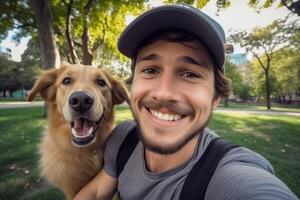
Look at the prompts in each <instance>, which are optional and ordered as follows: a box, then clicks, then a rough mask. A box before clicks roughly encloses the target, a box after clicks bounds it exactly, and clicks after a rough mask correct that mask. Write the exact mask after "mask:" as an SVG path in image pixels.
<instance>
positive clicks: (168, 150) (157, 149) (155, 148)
mask: <svg viewBox="0 0 300 200" xmlns="http://www.w3.org/2000/svg"><path fill="white" fill-rule="evenodd" d="M142 104H146V103H143V102H142ZM150 104H151V103H150ZM150 104H149V103H148V102H147V106H149V105H150ZM157 107H158V106H157ZM131 110H132V111H133V109H131ZM172 110H173V111H174V110H176V106H175V107H174V108H173V109H172ZM187 113H188V112H187ZM132 114H133V117H134V119H135V121H136V122H137V126H138V136H139V138H140V140H141V142H142V143H143V145H144V146H145V148H146V149H148V150H150V151H152V152H154V153H158V154H161V155H170V154H174V153H176V152H178V151H179V150H180V149H182V148H183V147H184V146H185V145H186V144H187V143H189V142H190V141H191V140H193V139H194V138H195V137H199V136H200V135H201V134H202V132H203V130H204V128H205V127H206V126H207V124H208V123H209V121H210V118H211V116H212V109H211V110H210V115H209V117H208V118H207V120H206V121H205V123H203V125H202V126H201V127H199V128H198V129H196V130H195V131H193V132H191V133H187V134H186V135H185V136H184V137H183V138H182V139H181V140H179V141H178V142H176V143H175V144H172V145H169V146H165V147H161V146H159V145H156V144H154V143H152V142H151V141H150V140H149V139H148V138H146V137H145V135H146V134H145V133H144V131H145V130H143V128H142V127H141V125H140V121H139V120H138V118H137V117H136V115H135V113H134V112H132ZM174 134H176V133H174Z"/></svg>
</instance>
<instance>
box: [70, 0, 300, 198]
mask: <svg viewBox="0 0 300 200" xmlns="http://www.w3.org/2000/svg"><path fill="white" fill-rule="evenodd" d="M224 40H225V36H224V31H223V29H222V28H221V26H220V25H219V24H218V23H217V22H215V21H214V20H213V19H211V18H210V17H208V16H207V15H205V14H204V13H202V12H201V11H199V10H197V9H195V8H193V7H190V6H187V5H168V6H161V7H157V8H154V9H152V10H150V11H147V12H146V13H144V14H143V15H141V16H139V17H138V18H137V19H135V20H134V21H133V22H132V23H131V24H130V25H129V26H128V27H127V28H126V29H125V31H124V32H123V33H122V35H121V37H120V39H119V43H118V48H119V50H120V52H121V53H123V54H124V55H126V56H128V57H129V58H131V59H132V62H133V63H132V79H131V81H132V90H131V109H132V112H133V115H134V118H135V121H130V122H124V123H122V124H120V125H118V126H117V127H116V128H115V130H114V131H113V133H112V136H111V138H110V139H109V141H108V143H107V145H106V152H105V159H104V160H105V162H104V163H105V164H104V169H103V170H102V171H101V172H100V173H99V174H98V175H97V176H96V177H95V178H94V180H93V181H91V182H90V183H89V184H88V185H87V186H86V187H85V188H83V190H82V191H81V192H80V193H79V194H78V196H77V197H76V198H75V199H109V198H111V197H112V196H113V194H114V193H115V191H116V190H117V191H118V192H119V195H120V197H121V198H122V199H130V200H134V199H136V200H140V199H164V200H165V199H181V197H180V195H181V192H182V191H183V189H182V188H183V187H184V183H185V181H186V180H187V176H188V175H189V173H190V172H191V170H192V169H193V167H194V166H195V165H196V163H197V162H198V161H199V160H200V159H201V157H202V156H203V155H204V152H205V151H206V149H207V147H208V146H209V144H210V143H211V141H213V140H214V138H216V137H218V136H217V135H216V134H215V133H213V132H212V131H211V130H209V129H208V128H206V125H207V123H208V121H209V119H210V117H211V115H212V110H213V109H214V108H216V107H217V105H218V103H219V100H220V98H221V97H225V96H227V95H228V94H229V81H228V80H227V79H226V78H225V76H224V75H223V72H224V68H223V65H224V58H225V55H224ZM136 127H138V128H137V130H138V131H137V132H138V134H139V138H140V141H139V142H138V143H137V144H136V146H134V149H133V151H132V152H131V154H130V156H129V157H128V160H127V161H126V162H125V165H124V168H123V169H122V170H121V171H119V170H118V169H119V168H118V169H117V157H118V153H119V150H120V146H121V145H122V143H123V142H124V140H126V139H125V138H126V137H127V136H128V135H129V133H130V132H132V131H133V130H134V129H135V128H136ZM212 156H214V155H212ZM204 163H205V160H204ZM273 174H274V171H273V169H272V166H271V165H270V163H269V162H268V161H266V160H265V159H264V158H263V157H261V156H260V155H258V154H256V153H254V152H252V151H250V150H248V149H245V148H242V147H236V148H233V149H231V150H229V152H227V153H226V154H225V155H224V157H222V158H221V160H220V161H219V162H218V163H217V167H216V169H215V171H214V172H213V174H212V177H210V178H209V179H208V180H209V183H208V185H207V187H206V188H205V193H204V199H205V200H208V199H214V200H215V199H225V200H226V199H228V200H229V199H230V200H232V199H297V197H296V196H295V195H294V194H293V193H292V192H291V191H290V190H289V189H288V188H287V186H285V185H284V183H282V182H281V181H280V180H279V179H278V178H276V177H275V176H274V175H273ZM202 176H205V174H204V175H203V174H202ZM200 184H201V180H200ZM192 187H193V188H195V190H197V188H198V185H192ZM199 187H200V186H199ZM197 199H202V198H200V197H199V198H198V197H197Z"/></svg>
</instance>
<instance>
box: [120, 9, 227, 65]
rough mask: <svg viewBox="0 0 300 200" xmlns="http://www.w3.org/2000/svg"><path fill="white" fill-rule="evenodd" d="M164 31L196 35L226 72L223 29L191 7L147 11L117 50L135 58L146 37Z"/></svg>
mask: <svg viewBox="0 0 300 200" xmlns="http://www.w3.org/2000/svg"><path fill="white" fill-rule="evenodd" d="M165 28H179V29H184V30H187V31H189V32H191V33H193V34H195V35H196V36H197V37H198V38H199V39H200V40H201V41H202V42H203V43H204V45H205V46H206V47H207V48H208V50H209V52H210V53H211V54H212V56H213V59H214V61H215V63H216V64H217V66H218V67H219V68H221V69H223V64H224V60H225V54H224V41H225V34H224V31H223V29H222V27H221V26H220V25H219V24H218V23H217V22H215V21H214V20H213V19H212V18H210V17H209V16H207V15H205V14H204V13H202V12H200V11H199V10H197V9H195V8H192V7H190V6H184V5H167V6H160V7H158V8H155V9H152V10H149V11H148V12H145V13H144V14H143V15H141V16H139V17H138V18H136V19H135V20H134V21H133V22H132V23H130V24H129V25H128V26H127V28H126V29H125V30H124V32H123V33H122V34H121V36H120V38H119V41H118V49H119V51H120V52H121V53H122V54H124V55H125V56H127V57H129V58H133V57H134V56H135V54H136V50H137V48H138V46H139V44H140V43H141V42H142V41H143V40H144V38H146V37H147V36H149V35H150V34H151V33H153V32H156V31H158V30H161V29H165Z"/></svg>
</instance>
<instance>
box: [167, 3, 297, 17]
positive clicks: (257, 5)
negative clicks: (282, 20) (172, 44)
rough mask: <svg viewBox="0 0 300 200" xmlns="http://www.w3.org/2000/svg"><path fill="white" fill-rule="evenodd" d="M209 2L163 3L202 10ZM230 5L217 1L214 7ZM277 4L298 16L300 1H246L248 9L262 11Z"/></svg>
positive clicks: (220, 7) (222, 7) (219, 7)
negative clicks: (187, 5)
mask: <svg viewBox="0 0 300 200" xmlns="http://www.w3.org/2000/svg"><path fill="white" fill-rule="evenodd" d="M209 1H210V0H165V1H164V2H167V3H186V4H193V5H195V6H197V7H198V8H203V7H204V6H205V5H206V4H207V3H208V2H209ZM231 3H232V0H217V1H216V6H217V7H218V9H219V10H220V9H225V8H228V7H229V6H230V5H231ZM274 4H277V6H278V7H282V6H284V7H286V8H287V9H288V10H290V11H291V12H292V13H295V14H297V15H298V16H300V0H280V1H276V0H248V5H249V6H250V7H253V8H256V9H259V10H261V9H264V8H269V7H271V6H272V5H274Z"/></svg>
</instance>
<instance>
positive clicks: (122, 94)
mask: <svg viewBox="0 0 300 200" xmlns="http://www.w3.org/2000/svg"><path fill="white" fill-rule="evenodd" d="M103 72H104V74H105V75H106V76H107V77H108V79H109V81H110V84H111V93H112V100H113V104H114V105H117V104H121V103H123V102H124V101H126V102H127V103H128V105H130V98H129V95H128V91H127V88H126V87H125V85H124V84H123V83H122V82H120V81H119V80H117V79H115V78H114V77H113V76H112V75H111V74H110V73H109V72H107V71H103Z"/></svg>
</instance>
